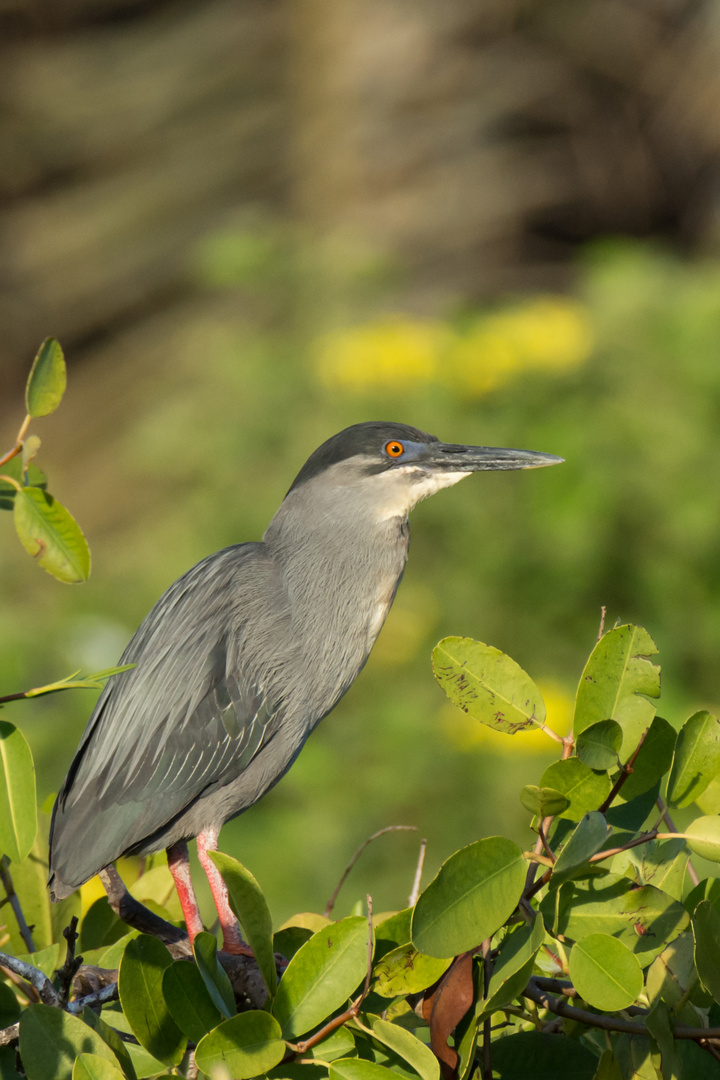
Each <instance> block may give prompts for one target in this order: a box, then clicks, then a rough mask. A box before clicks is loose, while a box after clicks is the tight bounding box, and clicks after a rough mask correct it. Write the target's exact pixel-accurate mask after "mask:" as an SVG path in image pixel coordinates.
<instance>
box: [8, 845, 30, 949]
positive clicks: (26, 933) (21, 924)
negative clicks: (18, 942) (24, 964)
mask: <svg viewBox="0 0 720 1080" xmlns="http://www.w3.org/2000/svg"><path fill="white" fill-rule="evenodd" d="M8 866H9V859H8V857H7V855H3V857H2V859H0V881H2V884H3V888H4V889H5V896H6V897H7V899H8V901H9V903H10V907H11V908H12V910H13V915H14V916H15V921H16V922H17V924H18V930H19V931H20V937H21V938H22V939H23V944H24V945H25V948H26V949H27V951H28V952H29V953H34V952H35V945H34V943H33V939H32V934H31V933H30V927H29V926H28V924H27V923H26V921H25V916H24V914H23V909H22V907H21V906H20V898H19V896H18V894H17V893H16V892H15V886H14V885H13V879H12V877H11V876H10V871H9V870H8Z"/></svg>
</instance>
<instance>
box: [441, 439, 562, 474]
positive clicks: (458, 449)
mask: <svg viewBox="0 0 720 1080" xmlns="http://www.w3.org/2000/svg"><path fill="white" fill-rule="evenodd" d="M428 451H429V457H430V460H431V464H432V465H433V466H435V467H436V468H438V469H442V470H444V471H445V470H446V471H448V472H483V471H486V470H490V469H542V468H544V467H545V466H546V465H560V464H561V463H562V462H563V461H564V460H565V459H564V458H561V457H556V455H555V454H543V453H541V452H540V451H538V450H506V449H504V448H503V447H499V446H456V445H454V444H452V443H431V444H430V446H429V447H428Z"/></svg>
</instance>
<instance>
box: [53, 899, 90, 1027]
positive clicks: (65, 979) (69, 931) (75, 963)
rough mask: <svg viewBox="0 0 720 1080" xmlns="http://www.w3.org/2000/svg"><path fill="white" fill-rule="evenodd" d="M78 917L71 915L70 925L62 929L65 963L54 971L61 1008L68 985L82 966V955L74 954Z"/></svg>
mask: <svg viewBox="0 0 720 1080" xmlns="http://www.w3.org/2000/svg"><path fill="white" fill-rule="evenodd" d="M77 924H78V917H77V915H73V917H72V919H71V920H70V925H69V926H66V927H65V929H64V930H63V937H64V938H65V940H66V942H67V952H66V954H65V963H64V964H63V966H62V967H61V968H58V970H57V972H56V973H55V974H56V976H57V980H58V982H59V983H60V989H59V991H58V997H59V1004H60V1008H61V1009H65V1008H67V1003H68V998H69V997H70V987H71V986H72V981H73V979H74V978H75V976H76V975H77V973H78V971H79V969H80V967H81V966H82V962H83V958H82V956H78V957H76V956H75V945H76V943H77V939H78V937H79V934H78V932H77Z"/></svg>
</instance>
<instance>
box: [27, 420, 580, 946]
mask: <svg viewBox="0 0 720 1080" xmlns="http://www.w3.org/2000/svg"><path fill="white" fill-rule="evenodd" d="M562 460H563V459H562V458H559V457H556V456H555V455H553V454H544V453H538V452H534V451H528V450H510V449H504V448H497V447H486V446H466V445H458V444H455V443H445V442H441V441H440V440H439V439H438V438H436V437H435V436H433V435H429V434H427V433H426V432H424V431H420V430H418V429H417V428H414V427H410V426H408V425H406V424H396V423H388V422H381V421H374V422H367V423H360V424H354V425H353V426H351V427H348V428H345V429H344V430H343V431H341V432H340V433H339V434H337V435H334V436H332V438H329V439H328V440H327V441H326V442H324V443H323V444H322V445H321V446H320V447H318V449H317V450H315V452H314V453H313V454H311V455H310V457H309V458H308V460H307V461H306V462H305V464H304V465H303V467H302V468H301V469H300V472H299V473H298V475H297V476H296V478H295V480H294V482H293V484H292V486H291V487H290V489H289V491H288V493H287V495H286V496H285V498H284V499H283V501H282V503H281V505H280V507H279V509H278V510H277V512H276V514H275V516H274V517H273V518H272V521H271V522H270V524H269V526H268V528H267V530H266V532H265V534H264V536H263V538H262V540H260V541H256V542H250V543H243V544H236V545H233V546H231V547H227V548H224V549H223V550H221V551H218V552H216V553H215V554H213V555H210V556H208V557H207V558H205V559H203V560H202V561H201V562H199V563H197V565H195V566H193V567H192V568H191V569H190V570H188V571H187V573H185V574H184V575H183V576H182V577H180V578H178V580H177V581H176V582H175V583H174V584H173V585H171V586H170V588H169V589H168V590H167V591H166V592H165V593H164V594H163V596H162V597H161V598H160V599H159V600H158V602H157V603H156V604H155V606H154V607H153V608H152V610H151V611H150V613H149V614H148V615H147V617H146V618H145V619H144V621H143V622H142V624H141V625H140V627H139V629H138V630H137V632H136V633H135V635H134V637H133V638H132V640H131V641H130V643H129V645H128V646H127V648H126V650H125V652H124V653H123V655H122V657H121V659H120V664H122V665H125V664H132V665H134V667H132V668H131V669H130V670H128V671H125V672H124V673H122V674H119V675H117V676H115V677H114V678H112V679H111V680H109V681H108V683H107V684H106V686H105V688H104V690H103V691H102V693H101V695H100V697H99V699H98V701H97V704H96V706H95V709H94V711H93V713H92V715H91V717H90V720H89V722H88V724H87V727H86V729H85V732H84V734H83V736H82V738H81V740H80V744H79V746H78V749H77V751H76V753H75V757H74V759H73V761H72V763H71V765H70V769H69V771H68V774H67V776H66V778H65V781H64V783H63V785H62V788H61V790H60V792H59V794H58V796H57V800H56V802H55V806H54V809H53V815H52V824H51V828H50V876H49V887H50V894H51V897H52V899H53V900H56V901H58V900H61V899H63V898H64V897H66V896H68V895H69V894H70V893H72V892H73V891H74V890H75V889H77V888H78V887H79V886H81V885H82V884H83V883H84V882H86V881H88V880H89V879H90V878H92V877H94V876H95V875H96V874H98V873H99V872H101V871H102V870H103V869H105V868H106V867H109V866H110V864H111V863H113V862H114V861H115V860H116V859H118V858H119V857H121V856H123V855H141V856H142V855H149V854H152V853H154V852H158V851H161V850H163V849H165V850H166V852H167V860H168V867H169V869H170V872H171V874H172V876H173V879H174V882H175V886H176V889H177V892H178V896H179V899H180V904H181V907H182V912H183V917H184V920H185V926H186V929H187V933H188V936H189V938H190V941H191V943H192V941H193V940H194V938H195V937H196V935H197V934H198V933H200V932H201V931H202V929H203V922H202V918H201V916H200V912H199V909H198V905H197V900H196V897H195V893H194V889H193V884H192V880H191V876H190V869H189V862H188V846H187V845H188V841H189V840H191V839H193V838H195V839H196V841H197V852H198V857H199V861H200V863H201V865H202V868H203V870H204V871H205V873H206V874H207V877H208V880H209V882H210V888H211V891H212V895H213V900H214V902H215V907H216V909H217V913H218V919H219V924H220V927H221V929H222V933H223V948H224V949H225V951H227V952H231V953H233V952H234V953H242V952H244V951H245V950H246V948H247V947H246V946H245V945H244V942H243V940H242V936H241V932H240V927H239V925H238V922H237V919H236V918H235V915H234V913H233V911H232V909H231V907H230V903H229V898H228V892H227V888H226V886H225V884H224V882H223V880H222V877H221V875H220V873H219V871H218V870H217V868H216V867H215V864H214V863H213V861H212V859H211V858H210V855H209V852H211V851H214V850H217V846H218V833H219V831H220V829H221V827H222V825H223V824H224V823H225V822H226V821H228V820H230V819H231V818H234V817H236V816H237V815H238V814H241V813H242V812H243V811H244V810H247V809H248V807H250V806H252V805H253V804H254V803H256V802H257V801H258V799H260V798H261V797H262V796H263V795H264V794H265V793H266V792H268V791H269V790H270V789H271V788H272V787H274V785H275V784H277V782H278V781H279V780H280V779H281V778H282V777H283V776H284V775H285V773H286V772H287V771H288V769H289V768H290V766H291V765H292V764H293V762H294V761H295V759H296V758H297V756H298V754H299V753H300V750H301V749H302V747H303V744H304V743H305V741H306V739H307V738H308V736H309V735H310V733H311V732H312V730H313V729H314V728H315V727H316V726H317V724H319V722H320V721H321V720H322V719H323V718H324V717H325V716H327V714H328V713H329V712H330V711H331V710H332V709H333V708H334V706H335V705H336V704H337V703H338V701H339V700H340V698H342V696H343V694H345V693H346V691H347V690H348V689H349V687H350V686H351V684H352V683H353V682H354V680H355V679H356V677H357V676H358V674H359V673H360V671H361V669H362V668H363V666H364V664H365V662H366V660H367V658H368V656H369V654H370V650H371V649H372V647H373V644H374V643H375V640H376V638H377V636H378V634H379V633H380V629H381V628H382V625H383V623H384V621H385V618H386V616H387V614H388V611H389V610H390V606H391V604H392V602H393V599H394V597H395V593H396V590H397V588H398V585H399V583H400V579H401V577H402V575H403V570H404V568H405V563H406V559H407V555H408V542H409V531H408V513H409V512H410V510H411V509H412V508H413V507H414V506H415V505H416V504H417V503H418V502H420V500H421V499H425V498H427V497H428V496H430V495H433V494H434V493H435V492H437V491H439V490H441V489H442V488H446V487H450V486H451V485H452V484H456V483H457V482H458V481H460V480H462V479H463V478H464V477H467V476H469V475H470V473H473V472H480V471H486V470H497V469H535V468H540V467H542V466H546V465H555V464H557V463H558V462H561V461H562Z"/></svg>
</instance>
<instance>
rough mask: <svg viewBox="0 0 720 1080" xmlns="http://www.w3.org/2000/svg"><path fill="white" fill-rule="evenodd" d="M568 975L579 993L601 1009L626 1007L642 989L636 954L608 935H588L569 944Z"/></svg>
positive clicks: (611, 1009)
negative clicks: (571, 945)
mask: <svg viewBox="0 0 720 1080" xmlns="http://www.w3.org/2000/svg"><path fill="white" fill-rule="evenodd" d="M570 978H571V979H572V982H573V985H574V986H575V989H576V990H578V991H579V993H580V996H581V997H583V998H584V999H585V1000H586V1001H587V1002H588V1004H589V1005H593V1006H594V1007H595V1008H596V1009H601V1010H602V1011H603V1012H617V1011H618V1010H619V1009H627V1008H628V1006H630V1005H632V1003H633V1001H635V1000H636V998H637V997H638V995H639V994H640V993H641V992H642V988H643V974H642V969H641V967H640V963H639V961H638V959H637V957H636V956H634V955H633V953H631V952H630V950H629V949H628V947H627V945H624V944H623V943H622V941H618V939H617V938H615V937H610V936H609V935H608V934H589V935H588V936H587V937H586V938H583V940H582V941H578V942H577V943H576V944H575V945H573V947H572V949H571V951H570Z"/></svg>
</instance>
